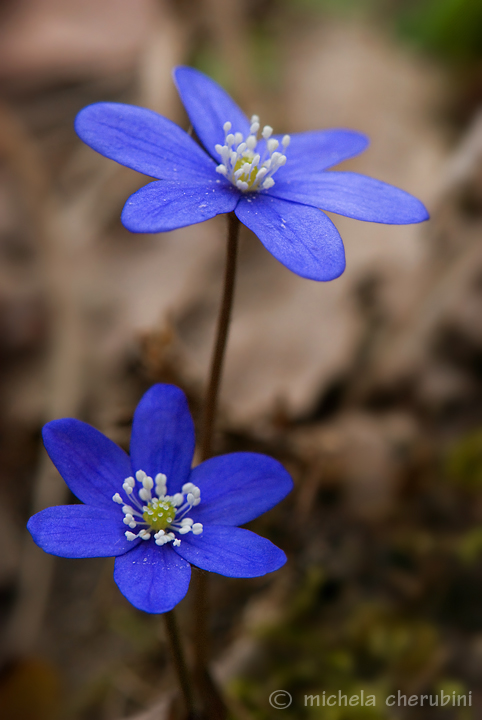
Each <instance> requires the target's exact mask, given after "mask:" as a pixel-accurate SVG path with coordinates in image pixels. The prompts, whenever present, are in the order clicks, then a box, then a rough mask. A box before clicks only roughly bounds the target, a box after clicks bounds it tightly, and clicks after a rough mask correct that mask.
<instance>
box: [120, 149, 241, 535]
mask: <svg viewBox="0 0 482 720" xmlns="http://www.w3.org/2000/svg"><path fill="white" fill-rule="evenodd" d="M245 164H247V165H248V166H249V168H250V165H249V163H245ZM136 478H137V481H138V482H140V483H141V484H142V487H141V488H139V490H138V491H137V494H133V488H132V484H134V485H135V482H136V481H135V480H134V478H126V479H125V480H124V483H123V488H124V489H125V488H129V489H130V491H131V501H132V502H133V505H128V504H126V503H125V502H124V500H123V499H122V496H121V495H120V493H115V494H114V495H113V497H112V500H113V501H114V502H116V503H117V504H119V505H122V512H123V513H124V518H123V522H124V524H125V525H127V526H128V527H129V528H131V530H133V529H134V528H136V527H137V526H138V525H140V526H141V529H140V530H139V533H138V534H137V535H136V534H135V533H133V532H130V530H126V532H125V537H126V538H127V539H128V540H129V541H133V540H136V539H139V540H146V541H147V540H149V539H150V538H151V536H152V535H154V541H155V543H156V545H158V546H162V545H165V544H166V543H170V542H172V543H173V545H174V546H175V547H179V545H180V544H181V540H180V538H179V537H177V536H176V533H177V535H186V534H187V533H189V532H193V533H194V534H196V535H199V534H200V533H201V532H202V524H201V523H194V521H193V520H192V519H191V518H189V517H184V515H186V513H187V512H188V511H189V510H190V508H192V507H194V506H196V505H198V504H199V503H200V502H201V490H200V489H199V488H198V487H197V486H196V485H194V483H192V482H187V483H184V485H183V486H182V492H179V493H176V494H175V495H172V496H171V495H167V494H166V486H167V477H166V475H164V474H163V473H157V475H156V476H155V481H154V480H153V479H152V478H151V477H150V476H149V475H147V474H146V473H145V472H144V471H143V470H138V471H137V472H136ZM154 482H155V488H156V493H157V495H158V497H152V495H151V489H152V488H153V487H154ZM126 492H127V490H126ZM138 498H139V499H140V500H144V501H145V503H146V504H145V505H141V503H140V502H139V499H138ZM136 508H138V509H137V510H136ZM166 511H167V512H166ZM161 520H162V521H163V522H165V523H166V528H165V529H162V530H155V527H154V526H155V524H156V523H158V522H159V521H161ZM142 526H144V527H142Z"/></svg>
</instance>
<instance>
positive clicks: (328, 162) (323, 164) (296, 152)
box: [275, 128, 370, 181]
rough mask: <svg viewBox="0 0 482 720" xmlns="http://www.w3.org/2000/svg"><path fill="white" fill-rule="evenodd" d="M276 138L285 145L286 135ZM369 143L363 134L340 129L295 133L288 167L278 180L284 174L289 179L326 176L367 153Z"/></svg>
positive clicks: (292, 136) (285, 167)
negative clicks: (321, 174)
mask: <svg viewBox="0 0 482 720" xmlns="http://www.w3.org/2000/svg"><path fill="white" fill-rule="evenodd" d="M275 137H276V138H277V140H279V141H280V142H281V139H282V135H276V136H275ZM369 142H370V141H369V139H368V138H367V136H366V135H363V134H362V133H360V132H356V131H355V130H343V129H339V128H335V129H333V130H312V131H310V132H304V133H295V134H294V135H291V142H290V144H289V147H288V149H287V150H286V156H287V162H286V165H285V166H284V168H283V170H282V171H278V172H277V173H276V178H275V179H276V181H277V180H278V176H279V174H280V172H281V173H282V174H283V176H286V177H288V176H290V177H292V176H295V175H296V176H299V175H301V176H306V175H311V174H312V173H317V172H322V171H323V170H326V169H327V168H329V167H332V166H333V165H337V164H338V163H340V162H342V161H343V160H348V158H351V157H354V156H355V155H358V154H359V153H361V152H363V151H364V150H365V149H366V148H367V147H368V144H369Z"/></svg>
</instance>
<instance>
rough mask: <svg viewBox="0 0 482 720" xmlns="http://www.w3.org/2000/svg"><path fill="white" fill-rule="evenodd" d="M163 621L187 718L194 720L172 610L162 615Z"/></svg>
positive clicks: (184, 663) (191, 694)
mask: <svg viewBox="0 0 482 720" xmlns="http://www.w3.org/2000/svg"><path fill="white" fill-rule="evenodd" d="M164 621H165V624H166V631H167V636H168V638H169V645H170V646H171V653H172V659H173V662H174V667H175V668H176V673H177V679H178V680H179V684H180V686H181V691H182V695H183V697H184V702H185V704H186V710H187V717H188V719H189V720H193V719H194V718H195V713H194V700H193V693H192V689H191V681H190V679H189V673H188V670H187V665H186V660H185V658H184V653H183V651H182V645H181V640H180V637H179V630H178V627H177V622H176V616H175V614H174V610H170V611H169V612H166V613H164Z"/></svg>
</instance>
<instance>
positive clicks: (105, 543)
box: [27, 505, 139, 558]
mask: <svg viewBox="0 0 482 720" xmlns="http://www.w3.org/2000/svg"><path fill="white" fill-rule="evenodd" d="M123 517H124V516H123V514H122V510H121V508H120V507H119V506H118V505H117V506H116V515H107V514H106V512H105V510H103V509H102V508H97V507H91V506H90V505H59V506H56V507H50V508H47V509H46V510H42V511H41V512H39V513H37V514H36V515H34V516H33V517H31V518H30V520H29V521H28V525H27V528H28V530H29V531H30V532H31V534H32V537H33V539H34V540H35V542H36V543H37V545H38V546H39V547H41V548H42V550H45V552H48V553H50V554H51V555H58V556H59V557H66V558H89V557H112V556H113V555H114V556H117V555H123V554H124V553H125V552H127V551H128V550H132V549H133V547H135V544H136V542H139V541H135V540H134V541H133V542H129V540H127V538H126V536H125V531H126V526H125V525H124V523H123V522H122V521H123Z"/></svg>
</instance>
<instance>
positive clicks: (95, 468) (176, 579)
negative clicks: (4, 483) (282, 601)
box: [28, 385, 293, 613]
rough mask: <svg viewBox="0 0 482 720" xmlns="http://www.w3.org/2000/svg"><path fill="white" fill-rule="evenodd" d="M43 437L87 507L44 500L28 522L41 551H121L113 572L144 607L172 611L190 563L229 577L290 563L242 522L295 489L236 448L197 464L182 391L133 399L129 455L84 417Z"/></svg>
mask: <svg viewBox="0 0 482 720" xmlns="http://www.w3.org/2000/svg"><path fill="white" fill-rule="evenodd" d="M43 439H44V444H45V447H46V449H47V452H48V454H49V455H50V458H51V459H52V461H53V463H54V465H55V466H56V467H57V469H58V471H59V472H60V474H61V475H62V477H63V478H64V480H65V482H66V483H67V485H68V486H69V488H70V489H71V491H72V492H73V493H74V495H76V496H77V497H78V498H79V500H81V501H82V502H83V503H85V504H83V505H80V504H78V505H62V506H57V507H51V508H47V509H46V510H42V512H39V513H37V514H36V515H34V516H33V517H31V518H30V520H29V523H28V529H29V530H30V532H31V534H32V536H33V539H34V540H35V542H36V543H37V545H39V546H40V547H41V548H42V549H43V550H45V551H46V552H48V553H51V554H52V555H58V556H60V557H68V558H87V557H110V556H115V558H116V561H115V570H114V579H115V581H116V583H117V585H118V587H119V589H120V591H121V592H122V594H123V595H125V597H126V598H127V599H128V600H129V601H130V602H131V603H132V604H133V605H135V607H137V608H139V609H140V610H144V611H145V612H149V613H163V612H167V611H168V610H171V609H172V608H173V607H174V606H175V605H177V603H178V602H179V601H180V600H182V598H183V597H184V595H185V594H186V592H187V589H188V586H189V580H190V577H191V565H196V566H197V567H199V568H202V569H203V570H209V571H210V572H215V573H219V574H220V575H226V576H228V577H238V578H239V577H243V578H248V577H258V576H260V575H265V574H266V573H269V572H272V571H273V570H278V568H280V567H281V566H282V565H284V563H285V562H286V556H285V554H284V553H283V551H282V550H280V549H279V548H277V547H276V546H275V545H273V544H272V543H271V542H270V541H269V540H266V539H265V538H263V537H260V536H259V535H256V534H255V533H253V532H250V531H249V530H245V529H243V528H239V527H237V526H238V525H242V524H244V523H246V522H249V521H250V520H253V519H254V518H256V517H258V515H261V513H264V512H266V510H269V509H270V508H272V507H273V506H274V505H276V504H277V503H278V502H279V501H280V500H282V499H283V498H284V497H285V496H286V495H287V494H288V493H289V492H290V491H291V489H292V485H293V483H292V480H291V478H290V476H289V474H288V473H287V472H286V470H285V469H284V468H283V467H282V465H280V463H278V462H277V461H276V460H273V459H272V458H270V457H267V456H266V455H259V454H257V453H249V452H238V453H231V454H229V455H221V456H219V457H214V458H211V459H210V460H207V461H206V462H203V463H202V464H201V465H198V466H197V467H195V468H194V469H192V470H191V461H192V457H193V453H194V426H193V422H192V419H191V415H190V414H189V409H188V405H187V401H186V397H185V395H184V393H183V392H182V391H181V390H179V388H177V387H175V386H174V385H154V386H153V387H151V388H150V390H148V391H147V393H146V394H145V395H144V397H143V398H142V399H141V401H140V403H139V405H138V406H137V409H136V412H135V415H134V422H133V426H132V437H131V455H130V458H129V456H128V455H127V454H126V453H125V452H124V451H123V450H122V449H121V448H120V447H118V446H117V445H116V444H115V443H113V442H112V441H111V440H109V439H108V438H107V437H105V435H103V434H102V433H100V432H99V431H98V430H95V428H93V427H91V426H90V425H87V424H86V423H83V422H80V421H79V420H74V419H71V418H66V419H63V420H54V421H53V422H50V423H48V424H47V425H45V427H44V430H43Z"/></svg>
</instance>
